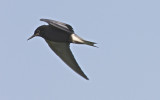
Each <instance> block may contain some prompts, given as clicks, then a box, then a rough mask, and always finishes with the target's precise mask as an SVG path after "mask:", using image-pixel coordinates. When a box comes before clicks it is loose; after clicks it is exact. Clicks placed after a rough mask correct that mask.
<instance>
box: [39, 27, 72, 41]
mask: <svg viewBox="0 0 160 100" xmlns="http://www.w3.org/2000/svg"><path fill="white" fill-rule="evenodd" d="M37 29H38V30H40V29H41V30H44V31H41V30H40V31H41V32H43V33H42V37H43V38H44V39H46V40H50V41H54V42H68V43H70V42H71V40H70V36H71V33H68V32H65V31H63V30H61V29H58V28H56V27H53V26H51V25H42V26H40V27H39V28H37ZM46 31H47V32H46Z"/></svg>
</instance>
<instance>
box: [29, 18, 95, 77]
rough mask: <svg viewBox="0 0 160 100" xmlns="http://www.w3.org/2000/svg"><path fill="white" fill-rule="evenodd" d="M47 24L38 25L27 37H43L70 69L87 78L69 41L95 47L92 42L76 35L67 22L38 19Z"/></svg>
mask: <svg viewBox="0 0 160 100" xmlns="http://www.w3.org/2000/svg"><path fill="white" fill-rule="evenodd" d="M40 20H41V21H44V22H47V23H48V25H42V26H40V27H38V28H37V29H36V30H35V32H34V34H33V35H32V36H31V37H30V38H29V39H31V38H33V37H35V36H40V37H42V38H44V39H45V41H46V42H47V43H48V45H49V47H50V48H51V49H52V50H53V51H54V52H55V53H56V55H57V56H59V57H60V58H61V59H62V60H63V61H64V62H65V63H66V64H67V65H68V66H69V67H70V68H71V69H73V70H74V71H75V72H76V73H78V74H79V75H81V76H82V77H84V78H85V79H87V80H88V77H87V76H86V75H85V74H84V72H83V71H82V70H81V68H80V67H79V65H78V63H77V62H76V60H75V58H74V56H73V54H72V52H71V50H70V46H69V45H70V43H77V44H86V45H90V46H94V47H96V46H95V45H94V44H95V43H94V42H90V41H86V40H84V39H82V38H80V37H79V36H77V35H76V34H75V33H74V31H73V28H72V27H71V26H70V25H69V24H65V23H62V22H58V21H55V20H50V19H40ZM29 39H28V40H29Z"/></svg>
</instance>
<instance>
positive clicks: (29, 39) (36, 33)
mask: <svg viewBox="0 0 160 100" xmlns="http://www.w3.org/2000/svg"><path fill="white" fill-rule="evenodd" d="M38 35H39V33H36V34H33V35H32V36H31V37H30V38H28V40H30V39H32V38H34V37H35V36H38Z"/></svg>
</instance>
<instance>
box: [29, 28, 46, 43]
mask: <svg viewBox="0 0 160 100" xmlns="http://www.w3.org/2000/svg"><path fill="white" fill-rule="evenodd" d="M45 28H46V26H45V25H43V26H40V27H38V28H37V29H36V30H35V31H34V34H33V35H32V36H31V37H30V38H28V40H30V39H32V38H33V37H35V36H41V37H42V36H43V34H45V32H44V31H45Z"/></svg>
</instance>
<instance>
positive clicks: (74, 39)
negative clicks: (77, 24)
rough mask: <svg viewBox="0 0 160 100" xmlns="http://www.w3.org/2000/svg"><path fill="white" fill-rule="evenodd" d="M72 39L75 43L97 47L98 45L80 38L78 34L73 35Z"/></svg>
mask: <svg viewBox="0 0 160 100" xmlns="http://www.w3.org/2000/svg"><path fill="white" fill-rule="evenodd" d="M71 41H72V42H73V43H77V44H86V45H89V46H93V47H97V46H95V44H96V43H95V42H90V41H86V40H84V39H82V38H80V37H79V36H78V35H76V34H72V35H71Z"/></svg>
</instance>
